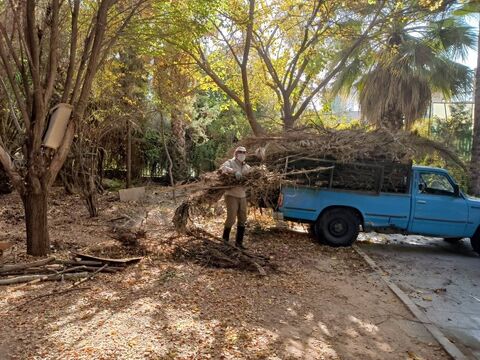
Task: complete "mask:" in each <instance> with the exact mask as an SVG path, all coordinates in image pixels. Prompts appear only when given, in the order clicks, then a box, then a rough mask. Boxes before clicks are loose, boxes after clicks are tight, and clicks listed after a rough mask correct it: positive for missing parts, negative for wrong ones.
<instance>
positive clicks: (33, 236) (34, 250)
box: [22, 188, 50, 256]
mask: <svg viewBox="0 0 480 360" xmlns="http://www.w3.org/2000/svg"><path fill="white" fill-rule="evenodd" d="M47 198H48V190H47V189H43V191H41V192H40V193H36V192H34V191H33V189H31V188H29V189H28V190H27V192H26V194H25V195H24V196H23V197H22V200H23V206H24V209H25V223H26V228H27V254H29V255H33V256H45V255H47V254H48V253H49V251H50V237H49V235H48V221H47V210H48V203H47Z"/></svg>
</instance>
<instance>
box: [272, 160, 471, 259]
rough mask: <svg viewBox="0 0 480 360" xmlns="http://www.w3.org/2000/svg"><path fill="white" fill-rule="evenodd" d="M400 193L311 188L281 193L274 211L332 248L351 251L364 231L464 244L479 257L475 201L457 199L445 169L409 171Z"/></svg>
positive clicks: (459, 196) (463, 197)
mask: <svg viewBox="0 0 480 360" xmlns="http://www.w3.org/2000/svg"><path fill="white" fill-rule="evenodd" d="M405 181H406V183H407V184H408V185H407V186H406V189H407V191H406V192H404V193H394V192H382V191H378V192H372V191H359V190H348V189H335V188H331V187H330V188H326V187H312V186H291V185H290V186H285V187H283V188H282V192H281V198H280V204H279V205H280V206H279V211H280V212H281V213H282V215H283V218H284V219H286V220H292V221H299V222H306V223H310V224H311V229H312V233H313V234H314V235H315V237H316V238H317V239H318V240H319V241H321V242H324V243H326V244H329V245H332V246H348V245H351V244H352V243H353V242H354V241H355V239H356V238H357V236H358V232H359V230H360V229H362V230H364V231H369V230H375V231H377V232H388V233H402V234H417V235H425V236H432V237H440V238H447V239H460V238H467V237H468V238H470V239H471V243H472V246H473V248H474V250H475V251H476V252H478V253H480V231H479V225H480V199H475V198H471V197H469V196H467V195H465V194H463V193H462V192H461V191H460V189H459V186H458V185H457V183H456V182H455V180H454V179H453V178H452V176H451V175H450V174H449V173H448V171H446V170H445V169H441V168H435V167H426V166H412V168H411V171H410V174H409V177H408V179H405Z"/></svg>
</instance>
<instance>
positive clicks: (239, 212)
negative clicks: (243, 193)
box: [225, 195, 247, 229]
mask: <svg viewBox="0 0 480 360" xmlns="http://www.w3.org/2000/svg"><path fill="white" fill-rule="evenodd" d="M225 204H226V206H227V220H225V227H226V228H229V229H231V228H232V226H233V225H234V224H235V220H237V219H238V222H237V226H245V223H246V222H247V198H237V197H235V196H230V195H225Z"/></svg>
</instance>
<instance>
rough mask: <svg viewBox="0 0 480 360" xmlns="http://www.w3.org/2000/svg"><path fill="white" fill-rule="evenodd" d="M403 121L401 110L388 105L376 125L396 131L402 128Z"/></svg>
mask: <svg viewBox="0 0 480 360" xmlns="http://www.w3.org/2000/svg"><path fill="white" fill-rule="evenodd" d="M403 123H404V122H403V114H402V112H401V111H399V110H397V109H395V107H394V106H389V108H388V110H387V111H385V112H384V113H383V114H382V117H381V119H380V124H377V126H378V125H380V127H383V128H386V129H390V130H394V131H397V130H401V129H402V128H403V125H404V124H403ZM406 130H408V129H406Z"/></svg>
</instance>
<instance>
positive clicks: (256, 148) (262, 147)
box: [242, 127, 466, 193]
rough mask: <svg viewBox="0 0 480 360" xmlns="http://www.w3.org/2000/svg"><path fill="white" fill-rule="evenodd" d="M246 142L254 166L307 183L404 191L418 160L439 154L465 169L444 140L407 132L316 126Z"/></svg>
mask: <svg viewBox="0 0 480 360" xmlns="http://www.w3.org/2000/svg"><path fill="white" fill-rule="evenodd" d="M242 145H244V146H245V147H246V148H247V150H248V152H249V157H248V158H247V162H248V163H249V164H250V165H260V164H263V165H265V166H266V167H267V169H268V170H270V171H272V172H276V173H288V172H292V171H293V172H294V175H289V176H288V177H287V179H290V180H295V181H296V182H297V183H298V184H300V185H307V186H317V187H332V188H337V189H350V190H365V191H376V192H380V191H382V192H395V193H404V192H407V191H408V186H409V177H410V171H411V166H412V161H414V160H418V161H423V160H424V159H425V158H426V157H435V158H437V159H443V161H444V162H445V164H446V165H449V166H456V167H461V168H463V169H464V170H465V169H466V167H465V165H464V164H463V163H462V161H461V160H460V159H459V158H458V156H456V155H455V153H453V152H452V151H450V149H448V148H446V147H445V146H443V145H442V144H439V143H437V142H435V141H432V140H429V139H426V138H423V137H421V136H419V135H417V134H413V133H410V132H405V131H397V132H392V131H390V130H386V129H379V130H375V131H368V130H365V129H346V130H335V129H326V128H322V127H317V128H307V129H302V130H295V131H291V132H289V133H285V134H281V135H279V136H270V137H254V138H247V139H245V140H244V141H242ZM320 168H323V169H320ZM325 168H326V169H325ZM315 169H318V171H313V170H315Z"/></svg>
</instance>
